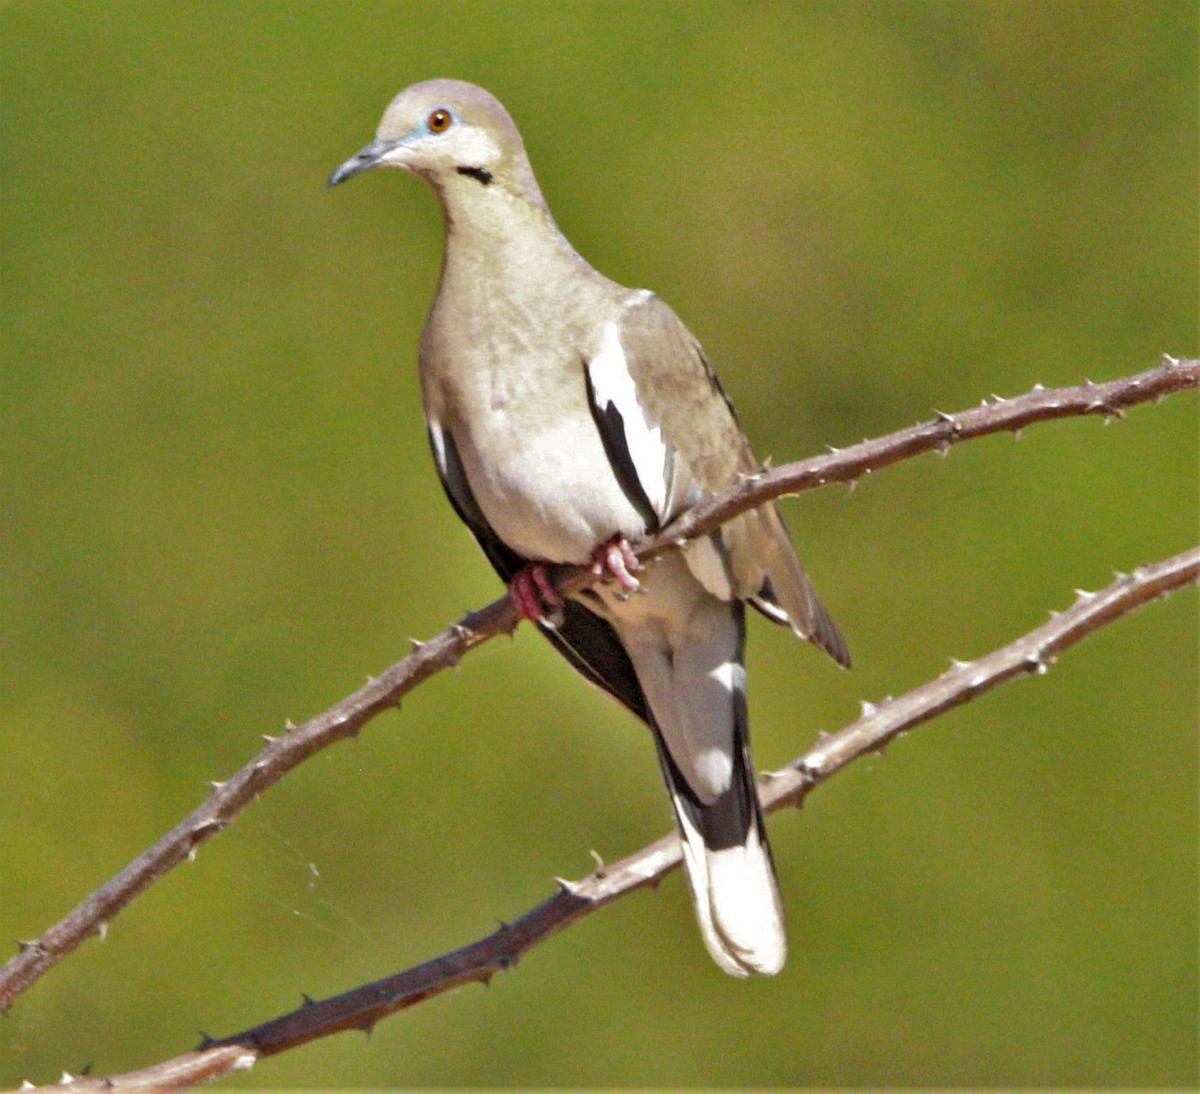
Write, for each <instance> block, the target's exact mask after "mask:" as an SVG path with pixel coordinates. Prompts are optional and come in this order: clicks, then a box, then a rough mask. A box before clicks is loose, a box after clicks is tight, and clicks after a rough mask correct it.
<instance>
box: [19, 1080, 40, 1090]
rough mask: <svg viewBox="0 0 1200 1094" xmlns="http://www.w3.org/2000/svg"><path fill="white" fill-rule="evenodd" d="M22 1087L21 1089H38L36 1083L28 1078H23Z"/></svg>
mask: <svg viewBox="0 0 1200 1094" xmlns="http://www.w3.org/2000/svg"><path fill="white" fill-rule="evenodd" d="M20 1089H21V1090H37V1087H36V1086H34V1084H33V1083H31V1082H30V1081H29V1080H28V1079H22V1080H21V1086H20Z"/></svg>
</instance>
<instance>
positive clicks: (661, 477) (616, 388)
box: [587, 320, 670, 517]
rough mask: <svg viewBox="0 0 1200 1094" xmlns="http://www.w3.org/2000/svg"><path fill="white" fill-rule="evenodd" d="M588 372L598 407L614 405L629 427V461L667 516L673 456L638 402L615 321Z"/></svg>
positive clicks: (651, 498)
mask: <svg viewBox="0 0 1200 1094" xmlns="http://www.w3.org/2000/svg"><path fill="white" fill-rule="evenodd" d="M587 369H588V376H589V378H590V379H591V382H592V391H593V392H594V393H595V397H596V404H597V406H598V407H599V408H600V409H601V410H602V411H603V410H604V408H605V407H607V406H608V404H609V403H611V404H612V405H613V406H615V407H616V408H617V410H618V411H619V412H620V415H621V419H622V421H623V423H624V426H625V443H626V445H628V447H629V457H630V459H631V460H632V461H633V467H634V470H635V471H636V472H637V477H638V482H639V483H640V484H641V487H642V490H643V491H644V492H645V494H646V497H647V498H648V499H649V501H650V505H651V507H652V508H653V509H654V512H655V513H657V514H658V515H659V516H660V517H662V516H665V515H666V513H667V512H668V508H667V496H668V494H669V492H670V484H669V483H668V481H667V479H668V475H667V468H668V463H669V455H670V453H669V452H668V449H667V445H666V442H665V441H664V440H663V435H662V429H661V428H660V427H659V426H658V425H656V424H655V423H653V422H651V421H650V418H649V416H648V415H647V413H646V410H645V408H643V406H642V404H641V403H640V402H639V401H638V396H637V386H636V385H635V384H634V382H633V377H632V376H631V375H630V374H629V362H628V361H627V360H626V358H625V350H624V349H622V347H621V336H620V333H619V331H618V327H617V323H616V321H615V320H612V321H610V322H608V323H606V324H605V326H604V333H603V334H602V335H601V338H600V350H599V352H598V353H596V354H595V356H593V357H592V359H591V360H590V361H589V362H588V366H587Z"/></svg>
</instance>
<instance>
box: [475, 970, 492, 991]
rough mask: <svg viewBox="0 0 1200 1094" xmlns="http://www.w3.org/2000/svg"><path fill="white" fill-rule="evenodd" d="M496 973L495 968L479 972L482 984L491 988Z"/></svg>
mask: <svg viewBox="0 0 1200 1094" xmlns="http://www.w3.org/2000/svg"><path fill="white" fill-rule="evenodd" d="M495 975H496V970H495V969H487V970H485V971H484V972H481V973H480V974H479V982H480V983H481V984H482V985H483V986H484V987H485V988H490V987H491V986H492V977H493V976H495Z"/></svg>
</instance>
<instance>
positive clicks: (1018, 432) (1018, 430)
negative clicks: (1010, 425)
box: [1012, 426, 1021, 441]
mask: <svg viewBox="0 0 1200 1094" xmlns="http://www.w3.org/2000/svg"><path fill="white" fill-rule="evenodd" d="M1012 434H1013V440H1014V441H1019V440H1020V439H1021V427H1020V426H1017V428H1016V429H1014V430H1013V431H1012Z"/></svg>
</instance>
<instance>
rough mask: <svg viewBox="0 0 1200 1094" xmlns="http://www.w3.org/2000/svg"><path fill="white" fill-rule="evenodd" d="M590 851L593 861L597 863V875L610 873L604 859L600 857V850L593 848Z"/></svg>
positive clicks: (602, 875)
mask: <svg viewBox="0 0 1200 1094" xmlns="http://www.w3.org/2000/svg"><path fill="white" fill-rule="evenodd" d="M588 853H589V854H590V855H591V856H592V859H593V861H594V862H595V863H596V876H597V877H604V875H605V874H607V873H608V867H607V866H605V865H604V859H602V858H601V857H600V852H599V851H596V850H594V849H593V850H592V851H589V852H588Z"/></svg>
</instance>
